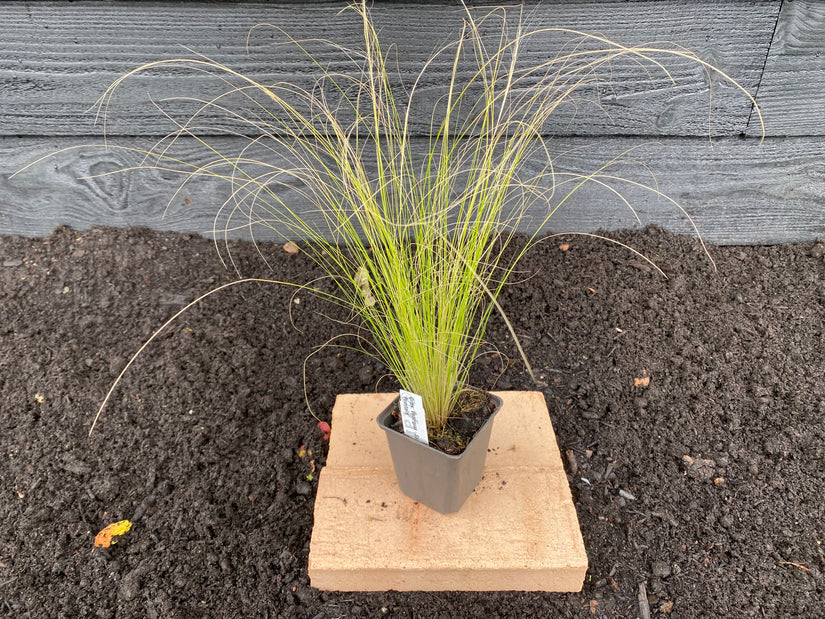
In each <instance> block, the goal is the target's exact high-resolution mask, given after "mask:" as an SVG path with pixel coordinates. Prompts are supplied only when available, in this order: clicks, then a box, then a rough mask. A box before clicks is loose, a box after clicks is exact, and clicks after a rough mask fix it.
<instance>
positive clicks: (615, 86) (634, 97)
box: [0, 0, 779, 137]
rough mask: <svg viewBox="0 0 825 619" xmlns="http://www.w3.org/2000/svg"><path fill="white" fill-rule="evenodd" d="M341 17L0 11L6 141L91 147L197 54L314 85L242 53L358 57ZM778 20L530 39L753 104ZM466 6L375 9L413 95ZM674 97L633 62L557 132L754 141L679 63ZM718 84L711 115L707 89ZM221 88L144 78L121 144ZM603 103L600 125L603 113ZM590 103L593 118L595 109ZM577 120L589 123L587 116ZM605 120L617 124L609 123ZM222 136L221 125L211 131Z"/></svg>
mask: <svg viewBox="0 0 825 619" xmlns="http://www.w3.org/2000/svg"><path fill="white" fill-rule="evenodd" d="M341 6H343V4H342V3H333V4H327V3H323V4H314V3H306V4H303V5H283V6H281V5H274V4H266V3H228V2H227V3H200V2H184V3H141V2H118V3H99V2H73V3H67V2H37V3H20V2H10V1H5V0H4V1H0V23H2V24H3V26H4V27H3V37H2V38H0V135H4V136H16V135H27V136H44V137H51V136H78V135H89V134H94V133H95V131H96V130H95V129H94V128H93V127H92V116H91V115H89V114H87V113H86V110H87V109H88V108H89V106H90V105H91V104H92V103H93V102H94V101H95V100H96V99H97V97H98V96H99V95H100V94H101V93H102V92H103V91H104V89H105V88H106V87H107V86H108V85H109V84H110V83H111V82H112V81H113V80H115V79H116V78H117V77H118V76H120V75H121V74H123V73H124V72H127V71H129V70H130V69H132V68H134V67H135V66H137V65H139V64H141V63H143V62H148V61H152V60H156V59H159V58H172V57H179V56H181V55H187V54H188V52H186V51H185V50H183V49H182V48H181V47H180V45H188V46H189V47H191V48H192V49H193V50H196V51H198V52H202V53H204V54H206V55H208V56H210V57H212V58H214V59H215V60H218V61H221V62H226V63H227V64H229V65H231V66H232V67H235V68H237V69H238V70H240V71H242V72H248V73H249V74H251V75H253V76H255V77H256V78H259V79H261V80H262V81H274V80H278V79H286V80H290V81H294V80H298V83H299V84H300V85H303V86H308V85H309V84H310V83H311V79H310V77H311V76H312V75H313V74H312V67H311V66H310V63H309V62H308V61H307V60H306V59H305V58H304V57H302V56H301V54H300V53H298V52H296V50H295V49H294V48H291V47H274V46H273V45H272V43H273V41H274V40H275V39H276V38H278V37H277V36H276V33H275V32H274V31H273V30H262V31H259V32H258V33H256V35H255V36H254V37H253V38H252V41H251V46H250V48H249V51H248V53H247V51H246V50H245V41H246V34H247V31H248V29H249V27H250V26H252V25H254V24H257V23H262V22H269V23H274V24H277V25H279V26H282V27H283V28H285V29H286V30H287V31H289V32H292V33H295V34H296V35H297V36H299V37H303V38H309V37H326V38H332V39H335V40H336V41H337V42H340V43H341V44H343V45H346V46H350V47H358V45H359V40H360V39H359V37H360V28H359V26H358V22H357V19H356V16H355V15H354V14H353V13H345V14H342V15H336V13H337V11H338V9H339V8H340V7H341ZM778 7H779V1H778V0H769V1H765V2H749V3H739V2H737V3H725V2H712V1H705V2H690V3H686V2H681V1H677V0H660V1H652V0H651V1H642V2H633V3H616V2H606V1H604V0H603V1H600V2H592V3H584V4H583V3H579V2H556V3H547V4H538V5H535V4H531V5H528V7H527V10H526V15H527V22H528V24H529V25H530V26H531V27H535V28H542V27H555V26H566V27H570V28H575V29H580V30H585V31H588V32H597V33H603V34H604V35H606V36H608V37H611V38H614V39H616V40H619V41H621V42H623V43H628V44H639V43H643V42H646V41H651V40H668V41H673V42H675V43H678V44H681V45H684V46H686V47H688V48H690V49H693V50H695V51H696V52H698V53H699V55H700V56H701V57H702V58H704V59H706V60H708V61H710V62H712V63H714V64H716V65H718V66H719V67H720V68H721V69H723V70H724V71H726V72H728V73H730V74H731V75H732V76H733V77H734V78H736V79H738V80H740V81H741V82H742V84H743V85H745V86H746V87H747V88H748V89H749V90H750V91H751V92H754V91H755V87H756V84H757V83H758V81H759V76H760V74H761V70H762V65H763V61H764V58H765V54H766V51H767V46H768V44H769V41H770V36H771V32H772V30H773V25H774V22H775V16H776V12H777V10H778ZM461 11H462V9H461V8H460V7H457V6H440V5H431V4H427V5H418V4H413V3H409V4H407V3H392V4H381V3H377V4H376V6H375V8H374V11H373V12H374V15H375V20H376V22H377V24H378V25H379V27H380V28H381V32H382V38H383V40H384V41H386V42H388V43H390V42H393V43H396V44H397V45H398V61H399V66H400V72H401V74H402V75H403V76H404V77H405V79H406V80H407V81H409V80H410V79H412V77H413V76H414V75H415V74H416V73H417V71H418V69H419V68H420V67H421V66H422V65H423V63H424V61H425V60H426V58H427V57H428V56H429V55H430V54H431V53H432V51H433V50H434V49H435V48H436V47H437V46H439V45H440V44H443V43H444V42H445V41H447V40H449V39H450V38H451V37H452V36H454V33H455V32H457V31H458V28H459V26H460V21H461V16H462V13H461ZM563 42H569V38H560V37H558V36H556V35H547V36H542V37H540V38H539V39H537V41H536V43H535V44H534V45H532V46H529V47H528V48H527V49H525V57H524V62H525V63H535V62H539V61H540V60H543V59H546V58H548V57H551V56H553V55H555V54H556V53H557V52H558V51H559V50H560V49H561V45H562V43H563ZM312 47H313V48H314V49H315V50H318V54H319V56H318V58H319V60H320V61H321V62H322V63H325V64H326V63H330V66H332V67H333V68H338V69H343V68H344V66H345V65H343V64H341V63H340V61H339V58H340V56H339V55H338V54H336V53H333V52H331V51H330V50H324V48H323V47H319V46H317V45H315V46H312ZM449 60H450V59H449V58H446V57H445V58H444V60H443V61H440V62H438V63H436V64H435V65H434V66H433V70H432V72H431V73H430V76H429V78H428V79H427V80H425V81H424V82H423V83H422V85H421V89H420V94H421V95H422V99H421V105H420V107H419V108H416V109H417V114H416V115H415V117H414V118H415V121H416V123H417V124H416V126H417V129H418V131H420V132H422V133H423V132H425V131H426V129H427V126H428V124H429V112H430V110H431V109H432V106H433V105H434V101H435V100H436V99H437V97H438V95H439V94H440V93H441V92H443V87H444V84H445V76H446V74H447V72H448V68H449ZM668 67H669V68H670V69H671V70H672V73H673V76H674V78H675V80H676V86H673V85H672V84H671V83H670V81H669V80H668V78H667V76H665V75H664V74H663V73H662V72H661V71H658V70H651V72H650V74H649V75H648V74H647V73H646V72H645V71H644V70H641V69H639V67H637V66H636V65H635V64H633V63H630V62H621V61H617V62H616V63H614V65H613V67H612V75H604V76H603V77H610V78H612V79H611V80H610V83H611V84H612V87H611V86H608V84H607V83H605V82H600V83H598V84H597V85H595V86H594V89H593V90H590V91H586V92H584V93H583V94H582V97H581V99H580V100H579V102H580V103H582V105H581V107H579V108H578V110H577V109H576V108H574V107H573V106H567V107H566V108H564V109H562V110H560V111H559V113H558V114H557V115H556V117H555V120H554V122H553V125H552V126H550V127H548V131H549V132H552V133H556V134H564V135H605V134H606V135H609V134H634V135H696V136H704V135H707V134H708V132H709V127H708V114H709V111H710V115H711V118H712V122H711V125H710V131H711V132H712V133H713V134H716V135H731V134H734V135H735V134H738V133H740V132H742V131H744V130H745V128H746V123H747V118H748V116H749V113H750V104H749V103H748V101H747V99H746V98H745V97H743V96H742V95H741V93H738V92H737V91H736V90H735V89H734V88H732V87H731V86H730V85H727V84H725V83H723V82H722V81H721V80H719V79H717V78H713V79H712V80H711V81H709V78H708V76H707V75H706V74H705V72H704V71H703V70H702V69H701V68H700V67H698V66H696V65H694V64H692V63H690V62H689V61H686V60H683V59H679V58H674V59H671V61H669V62H668ZM710 83H712V84H713V92H712V94H713V97H712V102H713V103H712V107H711V109H710V110H709V105H708V101H709V98H708V94H709V84H710ZM222 87H223V85H222V84H220V83H216V82H215V81H214V80H211V79H209V78H207V77H206V76H204V75H202V74H201V75H199V74H194V75H192V74H185V73H183V72H182V71H180V70H172V71H167V72H164V73H162V74H158V73H153V74H146V75H144V76H143V77H139V78H136V79H134V80H133V81H131V82H130V83H128V84H127V85H126V86H124V88H123V90H122V91H121V93H120V95H119V96H118V97H117V98H116V99H115V100H114V101H113V103H112V107H111V109H110V112H111V116H110V124H109V127H108V129H109V131H110V132H111V134H112V135H162V134H164V133H166V132H167V131H168V130H169V125H168V124H166V122H165V121H164V119H163V118H162V116H160V115H159V114H157V113H156V111H155V110H154V109H153V107H152V105H151V104H149V103H148V100H147V96H148V95H151V97H152V98H153V99H155V100H161V99H163V98H165V97H169V96H194V97H209V96H210V95H214V94H217V93H218V92H221V89H222ZM597 100H598V102H599V103H600V105H601V106H602V108H603V109H604V112H602V111H599V110H598V109H597V108H596V107H595V105H593V102H594V101H597ZM588 102H589V103H590V104H588ZM577 111H578V113H576V112H577ZM605 112H606V113H605ZM209 120H211V121H212V122H216V117H215V115H214V114H213V115H211V118H210V119H209Z"/></svg>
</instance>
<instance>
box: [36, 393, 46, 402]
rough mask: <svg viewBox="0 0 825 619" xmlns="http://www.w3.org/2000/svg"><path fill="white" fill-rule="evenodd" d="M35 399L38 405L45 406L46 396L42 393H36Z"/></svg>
mask: <svg viewBox="0 0 825 619" xmlns="http://www.w3.org/2000/svg"><path fill="white" fill-rule="evenodd" d="M34 399H35V400H36V401H37V403H38V404H43V402H45V401H46V396H44V395H43V394H42V393H35V394H34Z"/></svg>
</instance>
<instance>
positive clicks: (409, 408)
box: [398, 389, 430, 445]
mask: <svg viewBox="0 0 825 619" xmlns="http://www.w3.org/2000/svg"><path fill="white" fill-rule="evenodd" d="M398 405H399V408H400V409H401V423H402V425H403V426H404V434H406V435H407V436H409V437H410V438H412V439H415V440H416V441H418V442H419V443H424V444H425V445H429V443H430V440H429V439H428V438H427V418H426V417H425V416H424V402H423V401H422V399H421V396H420V395H416V394H414V393H410V392H409V391H404V390H403V389H401V390H400V397H399V400H398Z"/></svg>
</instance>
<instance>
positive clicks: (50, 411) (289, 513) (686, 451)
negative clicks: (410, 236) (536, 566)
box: [0, 229, 825, 618]
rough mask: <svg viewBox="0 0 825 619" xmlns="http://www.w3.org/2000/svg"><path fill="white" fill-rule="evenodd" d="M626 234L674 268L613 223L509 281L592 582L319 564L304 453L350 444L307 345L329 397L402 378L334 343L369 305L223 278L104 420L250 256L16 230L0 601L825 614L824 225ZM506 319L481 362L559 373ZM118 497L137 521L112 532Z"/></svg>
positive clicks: (469, 612) (5, 345) (3, 611)
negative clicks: (350, 575) (349, 570)
mask: <svg viewBox="0 0 825 619" xmlns="http://www.w3.org/2000/svg"><path fill="white" fill-rule="evenodd" d="M615 237H616V238H620V239H621V240H623V241H625V242H628V243H630V244H631V245H632V246H633V247H635V248H636V249H638V250H640V251H641V252H643V253H644V254H645V255H647V256H648V257H650V258H651V259H653V260H654V261H655V262H656V263H657V264H659V265H660V266H661V267H662V268H663V269H664V270H665V271H666V273H667V275H668V279H665V278H663V277H662V276H660V275H659V274H657V273H656V272H655V271H654V270H653V269H652V268H651V267H650V266H649V265H648V264H647V263H645V262H643V261H642V260H640V259H638V258H637V257H636V256H635V255H634V254H632V253H630V252H628V251H626V250H624V249H622V248H620V247H618V246H616V245H612V244H608V243H606V242H604V241H601V240H595V239H589V238H584V237H567V238H553V239H551V240H548V241H547V242H545V243H543V244H542V245H540V246H539V247H538V248H536V249H535V250H534V251H533V252H532V253H530V254H529V256H528V258H527V260H526V261H525V262H524V263H523V265H522V269H523V274H524V275H523V278H521V279H522V281H520V282H518V283H517V284H515V285H512V286H510V287H508V288H507V290H506V291H505V293H504V296H503V297H502V304H503V306H504V307H505V308H506V309H507V310H509V316H510V318H511V319H512V320H513V322H514V325H515V328H516V330H517V332H518V333H519V334H520V335H521V339H522V342H523V344H524V346H525V348H526V351H527V354H528V355H529V358H530V359H531V360H532V362H533V364H534V366H535V368H536V369H537V371H538V372H539V374H540V376H541V377H542V380H543V381H545V382H546V384H547V386H546V387H540V388H541V389H543V391H544V393H545V395H546V398H547V402H548V405H549V407H550V414H551V416H552V420H553V424H554V426H555V428H556V431H557V434H558V441H559V446H560V447H561V449H562V451H563V452H564V453H565V454H566V458H565V459H566V463H567V466H568V473H569V480H570V484H571V487H572V491H573V497H574V500H575V504H576V508H577V510H578V514H579V520H580V523H581V529H582V533H583V535H584V540H585V545H586V547H587V551H588V554H589V558H590V570H589V573H588V575H587V578H586V581H585V585H584V590H583V591H582V592H581V593H576V594H545V593H514V592H492V593H393V592H386V593H385V592H381V593H371V594H353V593H329V592H319V591H317V590H315V589H313V588H312V587H311V586H310V584H309V581H308V579H307V553H308V548H309V540H310V534H311V533H312V524H313V523H312V508H313V497H314V494H315V489H316V484H317V472H316V476H315V477H314V478H313V480H312V481H308V480H307V475H308V474H309V473H310V471H311V463H310V460H311V459H314V465H315V466H316V468H318V469H321V471H322V472H321V474H323V466H324V458H325V455H324V454H325V450H326V444H325V442H324V441H323V439H322V435H321V433H320V431H319V429H318V428H317V427H316V421H315V419H313V417H312V416H311V415H310V414H309V413H308V411H307V406H306V404H305V402H304V393H303V386H302V384H303V382H302V368H303V366H304V363H305V362H306V366H307V373H308V376H309V380H308V383H307V388H308V396H309V402H310V403H311V405H312V407H313V409H314V410H315V411H316V413H317V414H318V415H319V417H321V418H322V419H326V420H328V419H329V414H330V410H331V407H332V404H333V401H334V398H335V394H337V393H340V392H353V391H368V390H375V389H378V390H382V391H391V390H392V389H393V388H394V387H395V385H394V384H393V382H392V381H391V380H389V379H386V378H382V375H383V373H384V372H383V369H382V368H381V367H379V366H378V365H377V364H376V363H374V362H372V361H370V360H368V359H366V358H365V357H363V356H360V355H358V354H357V353H355V352H352V351H349V350H346V349H332V348H326V349H323V350H321V351H320V352H318V353H317V354H315V355H313V356H311V357H310V356H309V355H310V353H312V352H313V351H314V350H315V348H314V347H316V346H318V345H320V344H323V343H324V342H327V341H328V340H330V338H332V337H333V336H334V335H336V334H338V333H341V332H343V331H345V329H344V328H342V327H341V326H340V325H339V324H337V323H335V322H333V321H331V320H329V319H327V318H325V317H323V316H321V315H320V313H325V314H329V313H330V312H332V315H333V317H335V316H336V315H337V314H335V312H333V311H332V310H330V308H329V307H327V306H325V305H323V304H322V303H321V302H320V301H318V300H317V299H315V298H313V297H311V296H309V295H307V294H305V293H303V292H297V293H296V292H295V290H292V289H287V288H285V287H279V286H273V285H262V284H243V285H240V286H236V287H234V288H230V289H228V290H224V291H222V292H220V293H217V294H215V295H212V296H211V297H209V298H208V299H206V300H205V301H203V302H202V303H200V304H199V305H198V306H196V307H195V308H194V309H192V310H191V311H190V312H188V313H186V314H185V315H184V316H183V317H182V318H181V319H180V320H179V321H177V323H175V324H174V325H173V327H172V328H171V329H170V330H169V332H168V334H166V335H163V336H161V337H160V338H158V340H157V341H156V342H154V343H153V344H152V345H151V346H150V347H149V348H148V349H147V350H146V352H145V354H144V355H143V356H142V357H141V358H140V360H139V361H138V362H137V363H136V364H135V365H134V366H133V367H132V368H131V369H130V370H129V372H128V374H127V375H126V378H125V381H124V382H123V384H122V385H121V387H120V388H118V390H117V391H116V392H115V395H114V397H113V399H112V401H111V404H110V406H109V408H108V409H107V410H106V411H105V412H104V415H103V417H102V419H101V422H100V424H99V426H98V428H97V429H96V430H95V433H94V434H93V435H92V437H91V438H88V437H87V433H88V430H89V424H90V422H91V420H92V418H93V416H94V413H95V410H96V407H97V405H98V404H99V403H100V401H101V399H102V398H103V396H104V395H105V393H106V390H107V389H108V387H109V385H110V384H111V383H112V380H113V379H114V378H115V376H116V375H117V374H118V372H119V371H120V370H121V369H122V368H123V366H124V364H125V363H126V361H127V359H128V357H129V355H130V354H131V353H132V352H134V351H135V350H136V349H137V348H138V347H139V346H140V345H141V343H143V341H144V340H145V339H146V337H147V335H149V334H150V333H151V332H152V331H153V330H154V329H155V328H156V327H158V326H159V325H160V324H161V323H162V322H163V321H164V320H165V319H167V318H168V317H170V316H171V315H172V314H174V313H175V312H176V311H177V310H179V309H180V308H181V307H183V306H184V305H185V304H186V303H188V302H189V301H191V300H193V299H194V298H196V297H197V296H198V295H199V294H201V293H203V292H205V291H207V290H209V289H210V288H212V287H215V286H217V285H220V284H222V283H224V282H228V281H231V279H232V278H233V277H234V274H233V273H231V272H229V271H226V270H225V269H224V268H223V267H222V266H221V265H220V263H219V261H218V260H217V258H216V256H215V253H214V248H213V245H212V244H211V243H210V242H209V241H206V240H203V239H201V238H197V237H192V236H188V235H182V234H159V233H154V232H149V231H146V230H112V229H94V230H91V231H87V232H75V231H72V230H68V229H60V230H58V231H56V232H55V233H54V234H53V235H52V236H50V237H49V238H48V239H45V240H27V239H21V238H10V237H6V238H0V279H1V281H2V289H1V290H0V386H2V402H0V489H1V490H2V500H0V615H2V616H9V617H37V618H40V617H44V618H58V617H66V618H76V617H118V618H121V617H163V618H165V617H308V618H314V617H318V618H321V617H422V618H423V617H525V616H538V617H644V616H645V613H646V612H647V611H648V609H649V614H650V616H651V617H660V616H670V617H671V618H675V617H680V618H685V617H752V616H757V617H823V616H825V579H823V573H825V546H823V542H825V498H823V497H825V326H824V325H823V323H825V246H824V245H822V244H801V245H787V246H777V247H748V248H742V247H723V248H715V247H714V248H710V251H711V254H712V255H713V257H714V258H715V259H716V262H717V264H718V267H719V270H718V272H714V270H713V268H712V265H711V263H710V262H709V260H708V259H707V258H706V257H705V256H704V254H703V253H702V250H701V248H700V246H699V245H698V244H697V242H695V241H694V240H692V239H688V238H681V237H675V236H672V235H670V234H666V233H664V232H662V231H660V230H655V229H652V230H646V231H644V232H633V233H630V232H628V233H621V234H617V235H615ZM564 244H569V247H567V248H566V250H565V249H562V248H561V247H560V246H562V245H564ZM233 249H234V252H235V255H236V257H237V259H238V262H239V265H240V267H241V271H242V273H243V274H244V275H249V276H251V275H260V276H274V277H277V278H279V279H288V280H291V281H297V282H307V281H310V280H313V279H314V278H315V277H316V276H317V271H316V270H315V269H314V268H312V266H311V265H310V264H309V262H308V260H307V259H306V257H305V256H303V255H301V254H298V255H293V254H288V253H285V252H284V251H283V249H282V248H280V247H276V246H264V247H263V248H262V250H263V253H264V254H265V255H266V257H267V259H268V260H269V262H270V264H271V266H272V268H273V271H274V275H271V273H272V272H270V271H268V270H267V269H266V268H265V267H264V266H263V264H262V262H261V260H260V259H259V258H258V256H257V255H256V253H255V250H254V248H253V247H252V246H251V245H249V244H244V243H238V244H236V245H235V246H234V248H233ZM326 285H327V284H326V283H324V282H319V283H318V286H326ZM290 314H291V321H290ZM338 317H340V316H338ZM488 335H489V339H490V342H491V343H492V344H494V345H495V346H496V347H497V348H498V350H499V351H500V352H501V353H502V354H503V355H506V357H500V356H495V355H488V356H485V357H483V358H482V359H481V362H480V363H479V364H478V367H477V370H476V372H475V376H474V382H475V384H476V385H478V386H479V387H484V388H487V389H502V390H503V389H535V388H536V387H534V386H533V385H532V384H531V383H530V381H529V380H528V378H527V377H526V375H525V373H524V371H523V367H522V365H521V363H520V362H519V361H518V355H517V354H516V352H515V349H514V347H513V345H512V343H511V342H510V341H509V339H508V337H507V331H506V329H505V328H504V325H503V323H502V322H501V320H500V319H498V318H494V319H493V322H492V324H491V328H490V331H489V334H488ZM508 358H509V362H508V360H507V359H508ZM502 359H503V361H502ZM502 363H503V367H502ZM332 431H333V432H335V429H334V428H333V429H332ZM302 444H303V445H306V446H307V447H309V448H310V449H311V450H312V452H313V455H312V456H311V457H310V456H304V457H303V458H301V457H300V456H299V455H298V453H297V451H298V449H299V447H300V446H301V445H302ZM553 448H555V446H554V445H548V449H553ZM121 519H130V520H132V521H133V522H134V526H133V527H132V530H131V531H129V532H128V533H127V534H126V535H124V536H122V537H121V538H120V542H119V543H118V544H116V545H114V546H112V547H111V548H110V549H108V550H101V549H95V548H93V539H94V536H95V534H96V533H97V532H98V531H99V530H100V529H102V528H103V527H104V526H105V525H107V524H109V523H111V522H115V521H118V520H121ZM642 586H644V589H645V591H646V593H647V597H646V598H642V600H643V601H641V602H640V596H639V594H640V588H641V587H642Z"/></svg>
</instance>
